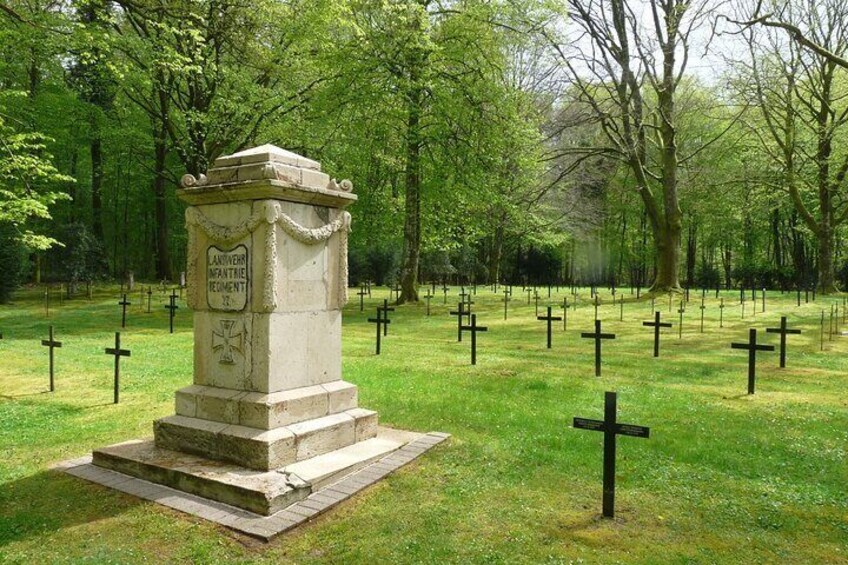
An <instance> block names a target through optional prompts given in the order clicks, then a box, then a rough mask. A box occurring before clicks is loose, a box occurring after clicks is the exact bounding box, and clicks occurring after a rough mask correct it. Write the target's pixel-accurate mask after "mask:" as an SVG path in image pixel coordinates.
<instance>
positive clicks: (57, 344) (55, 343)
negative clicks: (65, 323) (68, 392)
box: [0, 326, 62, 392]
mask: <svg viewBox="0 0 848 565" xmlns="http://www.w3.org/2000/svg"><path fill="white" fill-rule="evenodd" d="M48 332H49V338H48V339H42V340H41V345H43V346H44V347H47V348H49V350H48V351H49V356H50V357H49V358H50V365H49V367H50V392H53V391H54V390H56V387H55V386H54V382H53V349H54V348H56V347H62V342H61V341H56V340H55V339H53V326H50V328H49V329H48ZM2 337H3V336H2V335H0V339H2Z"/></svg>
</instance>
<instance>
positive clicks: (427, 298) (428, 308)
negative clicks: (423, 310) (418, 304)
mask: <svg viewBox="0 0 848 565" xmlns="http://www.w3.org/2000/svg"><path fill="white" fill-rule="evenodd" d="M432 298H433V295H432V294H431V293H430V290H429V289H427V294H426V296H424V300H426V301H427V315H428V316H429V315H430V300H431V299H432Z"/></svg>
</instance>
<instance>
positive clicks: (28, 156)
mask: <svg viewBox="0 0 848 565" xmlns="http://www.w3.org/2000/svg"><path fill="white" fill-rule="evenodd" d="M23 98H24V95H23V93H20V92H6V93H4V95H3V96H2V97H0V152H2V158H0V221H2V222H8V223H10V224H12V225H13V226H15V228H16V229H17V231H18V236H17V237H18V239H19V240H20V241H21V242H22V243H24V244H25V245H27V246H28V247H31V248H33V249H47V248H49V247H50V246H52V245H54V244H55V243H56V240H55V239H53V238H51V237H48V236H45V235H41V234H37V233H35V232H34V231H33V230H32V229H30V226H31V224H32V223H33V221H34V220H37V219H41V220H49V219H50V218H51V216H50V206H52V205H53V204H55V203H56V202H58V201H59V200H63V199H67V198H68V195H67V194H65V193H64V192H62V191H60V190H58V189H57V187H56V185H57V184H58V183H62V182H65V183H67V182H73V179H72V178H71V177H69V176H67V175H63V174H61V173H59V171H58V170H57V169H56V167H55V166H54V165H53V156H52V155H51V154H50V153H49V152H48V151H47V145H46V144H47V142H49V141H50V138H48V137H47V136H45V135H43V134H40V133H37V132H28V131H20V130H19V129H16V128H14V127H12V124H14V123H15V122H14V121H10V120H9V119H8V117H6V116H5V114H4V108H5V106H6V105H7V104H9V103H10V102H11V101H15V100H17V102H18V103H19V102H20V101H21V99H23Z"/></svg>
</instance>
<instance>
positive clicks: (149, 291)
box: [147, 286, 153, 314]
mask: <svg viewBox="0 0 848 565" xmlns="http://www.w3.org/2000/svg"><path fill="white" fill-rule="evenodd" d="M152 297H153V287H152V286H148V287H147V313H148V314H150V300H151V298H152Z"/></svg>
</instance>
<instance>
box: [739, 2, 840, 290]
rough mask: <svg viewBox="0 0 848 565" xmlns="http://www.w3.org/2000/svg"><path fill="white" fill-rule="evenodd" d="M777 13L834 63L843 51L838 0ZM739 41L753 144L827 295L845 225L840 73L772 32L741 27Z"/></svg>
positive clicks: (833, 285)
mask: <svg viewBox="0 0 848 565" xmlns="http://www.w3.org/2000/svg"><path fill="white" fill-rule="evenodd" d="M781 13H782V15H783V16H784V17H786V18H790V19H791V20H792V21H793V22H795V23H796V25H797V26H799V28H800V29H803V30H804V33H805V36H806V37H809V38H811V39H812V40H813V41H815V42H816V43H817V44H818V45H821V46H823V47H824V48H825V49H826V50H827V51H828V52H829V53H831V54H833V55H835V56H836V57H837V58H839V57H844V56H845V55H846V54H848V6H846V5H845V4H844V2H841V1H838V0H824V1H820V2H816V3H815V4H813V3H809V4H804V5H801V6H789V5H784V10H782V11H781ZM744 36H745V39H746V41H747V44H748V49H749V59H748V61H747V63H746V64H744V65H742V68H741V71H742V72H743V73H744V74H745V76H746V77H752V78H753V88H752V89H749V92H748V95H749V97H750V98H751V99H752V100H753V102H754V103H755V105H756V107H757V108H758V109H759V113H760V117H761V124H762V128H761V133H760V135H759V136H758V139H759V140H760V142H761V143H760V145H761V147H762V149H763V150H765V151H767V152H769V154H770V155H772V157H773V158H774V160H775V162H777V163H780V165H781V167H782V170H783V186H782V187H781V188H782V189H783V190H785V192H786V193H787V194H788V196H789V199H790V201H791V202H792V205H793V206H794V207H795V210H796V211H797V213H798V215H799V216H800V218H801V220H802V221H803V222H804V224H805V225H806V226H807V228H808V229H809V230H810V231H811V232H812V233H813V235H814V237H815V239H816V242H817V244H818V280H817V284H818V287H819V289H820V290H821V291H822V292H824V293H828V292H834V291H836V290H837V289H836V277H835V269H834V255H835V241H836V231H837V228H838V227H839V226H840V225H843V224H845V222H846V221H848V201H846V195H848V182H846V176H848V153H846V152H845V151H844V150H842V149H841V148H840V147H839V143H838V142H839V140H840V139H842V138H843V136H844V135H845V131H846V130H848V103H846V96H848V90H846V80H848V74H846V72H845V70H844V69H841V68H840V67H839V65H838V62H837V60H835V59H834V58H833V57H829V56H826V55H823V54H820V53H817V52H815V51H811V50H804V49H801V48H799V47H798V46H797V45H795V44H794V43H793V42H791V41H786V40H785V39H784V37H783V36H782V34H780V33H779V32H778V31H776V30H773V29H769V28H761V29H760V28H749V29H747V30H746V31H745V32H744ZM743 84H744V83H743ZM805 282H810V281H805Z"/></svg>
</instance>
